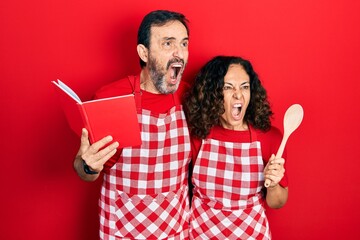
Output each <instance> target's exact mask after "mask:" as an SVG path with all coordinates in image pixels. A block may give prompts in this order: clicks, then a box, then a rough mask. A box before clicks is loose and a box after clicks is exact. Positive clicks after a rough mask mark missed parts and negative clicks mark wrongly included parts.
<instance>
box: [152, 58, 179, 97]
mask: <svg viewBox="0 0 360 240" xmlns="http://www.w3.org/2000/svg"><path fill="white" fill-rule="evenodd" d="M175 62H182V63H184V60H182V59H176V58H173V59H171V60H170V61H168V63H167V65H166V68H164V67H162V66H161V64H160V63H158V61H157V60H156V58H154V57H152V55H151V54H149V61H148V64H149V73H150V78H151V81H152V82H153V84H154V86H155V88H156V89H157V90H158V91H159V92H160V93H162V94H169V93H174V92H175V91H176V90H177V89H178V87H179V84H180V81H177V82H176V84H171V83H168V82H167V81H166V74H167V71H168V70H169V67H170V65H171V64H172V63H175ZM184 66H185V65H184ZM181 75H182V72H180V73H179V76H178V77H179V78H180V79H181Z"/></svg>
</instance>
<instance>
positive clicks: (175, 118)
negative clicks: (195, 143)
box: [99, 105, 190, 239]
mask: <svg viewBox="0 0 360 240" xmlns="http://www.w3.org/2000/svg"><path fill="white" fill-rule="evenodd" d="M138 120H139V123H140V124H141V139H142V145H141V146H139V147H127V148H124V149H123V150H122V153H121V156H120V158H119V160H118V162H117V163H116V164H115V165H114V166H113V167H112V168H111V169H110V170H109V174H105V175H104V184H103V187H102V190H101V198H100V203H99V204H100V223H101V224H100V225H101V226H100V236H102V238H103V239H115V237H116V239H186V238H187V237H188V220H189V201H188V186H187V177H188V164H189V160H190V157H189V156H190V138H189V132H188V128H187V124H186V120H185V115H184V112H183V110H182V106H181V105H176V106H174V107H173V108H172V109H170V111H169V112H167V113H164V114H153V113H151V112H150V111H148V110H145V109H141V113H140V114H138Z"/></svg>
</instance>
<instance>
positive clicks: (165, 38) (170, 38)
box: [163, 37, 189, 41]
mask: <svg viewBox="0 0 360 240" xmlns="http://www.w3.org/2000/svg"><path fill="white" fill-rule="evenodd" d="M163 40H176V38H175V37H163ZM181 41H189V37H186V38H183V39H182V40H181Z"/></svg>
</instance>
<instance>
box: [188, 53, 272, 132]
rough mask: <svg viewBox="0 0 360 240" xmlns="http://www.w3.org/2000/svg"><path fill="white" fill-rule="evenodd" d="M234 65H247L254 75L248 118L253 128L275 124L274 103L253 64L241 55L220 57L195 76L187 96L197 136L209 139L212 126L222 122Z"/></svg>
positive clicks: (190, 122)
mask: <svg viewBox="0 0 360 240" xmlns="http://www.w3.org/2000/svg"><path fill="white" fill-rule="evenodd" d="M232 64H237V65H240V66H242V67H243V68H244V70H245V72H246V73H247V75H249V78H250V91H251V97H250V102H249V105H248V107H247V109H246V113H245V116H244V121H245V122H247V123H248V124H251V125H252V126H253V127H255V128H257V129H260V130H263V131H266V130H268V129H269V128H270V127H271V122H270V117H271V116H272V114H273V112H272V111H271V107H270V103H269V102H268V99H267V93H266V90H265V88H264V87H263V86H262V84H261V81H260V79H259V78H258V75H257V73H256V72H255V71H254V69H253V67H252V65H251V63H250V62H249V61H248V60H245V59H243V58H241V57H236V56H217V57H215V58H213V59H212V60H210V61H209V62H208V63H207V64H206V65H205V66H203V67H202V69H201V70H200V72H199V73H198V74H197V76H196V78H195V82H194V83H193V87H192V88H191V89H190V91H189V92H188V93H187V94H186V95H185V97H184V99H185V113H186V117H187V120H188V123H189V129H190V132H191V134H192V135H193V136H196V137H198V138H206V136H207V135H208V134H209V132H210V129H211V128H212V127H213V126H215V125H220V117H221V115H222V114H223V113H224V112H225V109H224V94H223V88H224V77H225V75H226V73H227V71H228V69H229V66H230V65H232Z"/></svg>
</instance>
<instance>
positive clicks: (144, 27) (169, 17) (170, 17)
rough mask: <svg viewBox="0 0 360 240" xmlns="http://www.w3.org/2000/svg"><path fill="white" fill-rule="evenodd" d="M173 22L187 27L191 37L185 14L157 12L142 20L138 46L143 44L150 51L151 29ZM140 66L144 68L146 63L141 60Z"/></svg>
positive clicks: (165, 11)
mask: <svg viewBox="0 0 360 240" xmlns="http://www.w3.org/2000/svg"><path fill="white" fill-rule="evenodd" d="M171 21H179V22H181V23H182V24H183V25H184V26H185V28H186V31H187V34H188V35H189V28H188V25H187V24H188V22H189V21H188V20H187V19H186V17H185V16H184V15H183V14H181V13H177V12H171V11H167V10H156V11H152V12H150V13H148V14H147V15H146V16H145V17H144V19H143V20H142V22H141V24H140V27H139V31H138V39H137V44H142V45H144V46H145V47H146V48H147V49H149V47H150V37H151V36H150V32H151V27H153V26H163V25H165V24H166V23H168V22H171ZM140 66H141V67H142V68H143V67H144V66H146V63H145V62H144V61H142V60H141V59H140Z"/></svg>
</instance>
